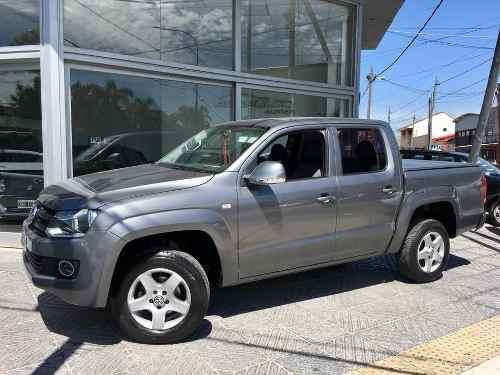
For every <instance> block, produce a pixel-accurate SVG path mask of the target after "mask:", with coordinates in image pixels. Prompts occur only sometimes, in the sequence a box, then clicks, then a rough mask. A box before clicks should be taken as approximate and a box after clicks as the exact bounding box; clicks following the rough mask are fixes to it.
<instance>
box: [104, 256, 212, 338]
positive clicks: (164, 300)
mask: <svg viewBox="0 0 500 375" xmlns="http://www.w3.org/2000/svg"><path fill="white" fill-rule="evenodd" d="M209 298H210V288H209V283H208V278H207V275H206V274H205V271H204V270H203V267H202V266H201V265H200V263H199V262H198V261H197V260H196V259H195V258H193V257H192V256H191V255H189V254H186V253H183V252H181V251H174V250H169V251H163V252H159V253H157V254H154V255H151V256H150V257H149V258H146V259H145V260H144V261H142V262H141V263H140V264H138V265H136V266H135V267H133V268H131V269H130V271H129V272H128V273H127V274H126V276H125V278H124V279H123V281H122V282H121V284H120V287H119V290H118V293H117V295H116V297H114V298H113V300H112V302H111V309H112V314H113V317H114V318H115V320H116V322H117V324H118V327H119V328H120V330H121V332H122V333H123V334H124V335H125V336H127V337H128V338H130V339H132V340H133V341H136V342H141V343H147V344H168V343H174V342H179V341H182V340H183V339H186V338H188V337H189V336H191V335H192V334H193V333H194V332H195V331H196V329H197V328H198V327H199V325H200V323H201V321H202V320H203V317H204V316H205V313H206V311H207V308H208V303H209Z"/></svg>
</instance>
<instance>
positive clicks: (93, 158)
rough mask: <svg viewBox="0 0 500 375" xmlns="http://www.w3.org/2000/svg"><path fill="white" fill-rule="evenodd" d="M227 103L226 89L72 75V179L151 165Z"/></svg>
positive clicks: (228, 113)
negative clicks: (128, 167) (111, 170)
mask: <svg viewBox="0 0 500 375" xmlns="http://www.w3.org/2000/svg"><path fill="white" fill-rule="evenodd" d="M232 102H233V99H232V89H231V88H230V87H227V86H215V85H205V84H197V83H191V82H179V81H171V80H159V79H153V78H143V77H136V76H128V75H120V74H109V73H98V72H89V71H80V70H72V71H71V112H72V114H71V116H72V141H73V155H74V157H73V174H74V175H81V174H86V173H93V172H97V171H102V170H109V169H115V168H121V167H127V166H132V165H138V164H144V163H151V162H155V161H157V160H159V159H160V158H161V157H162V156H163V155H165V154H166V153H167V152H169V151H170V150H172V149H173V148H174V147H175V146H177V145H179V144H180V143H181V142H182V141H184V140H185V139H187V138H189V137H190V136H192V135H194V134H196V133H198V132H199V131H200V130H203V129H206V128H208V127H209V126H210V125H212V124H215V123H219V122H224V121H229V120H231V119H232V113H233V109H232Z"/></svg>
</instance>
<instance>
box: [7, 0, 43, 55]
mask: <svg viewBox="0 0 500 375" xmlns="http://www.w3.org/2000/svg"><path fill="white" fill-rule="evenodd" d="M38 9H39V0H15V1H13V0H0V47H3V46H23V45H29V44H40V36H39V32H38V18H39V17H38V14H39V10H38Z"/></svg>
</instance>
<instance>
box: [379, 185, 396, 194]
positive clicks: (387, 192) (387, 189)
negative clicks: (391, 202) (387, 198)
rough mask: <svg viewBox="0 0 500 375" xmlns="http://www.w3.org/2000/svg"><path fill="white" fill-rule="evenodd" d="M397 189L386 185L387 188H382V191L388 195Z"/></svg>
mask: <svg viewBox="0 0 500 375" xmlns="http://www.w3.org/2000/svg"><path fill="white" fill-rule="evenodd" d="M396 191H397V190H396V189H394V188H393V187H392V186H386V187H385V188H383V189H382V192H383V193H384V194H386V195H392V194H394V193H395V192H396Z"/></svg>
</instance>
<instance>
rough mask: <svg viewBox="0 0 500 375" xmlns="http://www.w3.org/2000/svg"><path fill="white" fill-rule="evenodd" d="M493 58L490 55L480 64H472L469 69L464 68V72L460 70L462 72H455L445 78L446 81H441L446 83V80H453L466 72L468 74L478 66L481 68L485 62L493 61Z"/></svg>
mask: <svg viewBox="0 0 500 375" xmlns="http://www.w3.org/2000/svg"><path fill="white" fill-rule="evenodd" d="M492 59H493V58H492V57H490V58H489V59H486V60H484V61H482V62H480V63H479V64H476V65H474V66H471V67H470V68H469V69H466V70H464V71H463V72H460V73H458V74H455V75H454V76H451V77H450V78H447V79H445V80H444V81H442V82H441V84H443V83H446V82H449V81H451V80H453V79H455V78H458V77H461V76H463V75H464V74H467V73H469V72H471V71H473V70H474V69H477V68H479V67H480V66H483V65H484V64H486V63H487V62H489V61H491V60H492Z"/></svg>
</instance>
